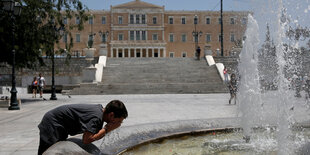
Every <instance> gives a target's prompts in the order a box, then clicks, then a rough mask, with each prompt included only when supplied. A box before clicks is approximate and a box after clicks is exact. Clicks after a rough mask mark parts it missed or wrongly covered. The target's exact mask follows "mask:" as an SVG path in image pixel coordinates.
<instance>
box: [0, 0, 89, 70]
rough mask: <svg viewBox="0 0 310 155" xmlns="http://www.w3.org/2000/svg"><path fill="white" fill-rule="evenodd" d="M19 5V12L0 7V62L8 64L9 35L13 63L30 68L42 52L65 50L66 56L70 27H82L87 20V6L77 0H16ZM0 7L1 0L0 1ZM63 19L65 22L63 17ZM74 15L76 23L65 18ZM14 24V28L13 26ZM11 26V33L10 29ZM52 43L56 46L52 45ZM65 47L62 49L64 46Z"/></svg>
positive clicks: (38, 60)
mask: <svg viewBox="0 0 310 155" xmlns="http://www.w3.org/2000/svg"><path fill="white" fill-rule="evenodd" d="M17 2H20V3H21V4H22V5H23V7H22V12H21V15H20V16H15V18H12V17H14V16H11V14H10V13H8V12H7V11H4V10H3V9H1V10H0V22H1V25H0V46H1V57H0V62H6V63H9V64H12V49H13V37H14V40H15V41H14V42H15V43H14V44H15V46H14V48H15V51H16V61H15V62H16V66H17V67H27V68H33V67H35V65H36V64H37V63H35V62H39V63H40V64H41V65H42V64H43V60H42V55H46V56H48V57H49V56H52V55H54V51H55V52H56V53H58V54H61V53H66V54H67V55H68V57H67V58H70V53H71V52H70V50H71V48H72V47H73V39H72V35H71V33H70V31H71V30H73V29H78V30H82V29H83V24H84V22H85V21H86V20H87V18H88V17H87V13H86V11H87V7H86V6H84V5H83V4H82V3H81V2H80V1H79V0H22V1H21V0H19V1H17ZM0 5H1V6H0V7H1V8H2V6H3V4H2V3H1V4H0ZM65 18H66V19H67V21H68V22H67V24H65V23H64V19H65ZM72 18H78V19H79V21H80V22H79V23H76V22H69V21H70V19H72ZM13 28H14V29H13ZM13 30H14V36H13V33H12V31H13ZM60 31H63V32H64V34H66V35H67V36H68V38H69V39H68V41H67V42H66V44H65V48H61V47H60V46H59V44H58V43H59V40H60V39H61V37H62V34H61V33H59V32H60ZM55 47H56V48H55ZM65 49H66V50H65Z"/></svg>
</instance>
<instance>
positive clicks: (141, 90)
mask: <svg viewBox="0 0 310 155" xmlns="http://www.w3.org/2000/svg"><path fill="white" fill-rule="evenodd" d="M222 92H227V89H226V86H225V85H224V84H223V82H222V80H221V79H220V76H219V74H218V72H217V70H216V67H215V66H210V67H209V66H208V65H207V63H206V61H205V60H200V61H197V60H194V59H193V58H109V59H108V60H107V67H105V68H104V69H103V77H102V82H101V83H98V84H92V83H88V84H81V86H80V87H79V88H74V89H73V90H72V91H71V92H70V94H80V95H83V94H176V93H222Z"/></svg>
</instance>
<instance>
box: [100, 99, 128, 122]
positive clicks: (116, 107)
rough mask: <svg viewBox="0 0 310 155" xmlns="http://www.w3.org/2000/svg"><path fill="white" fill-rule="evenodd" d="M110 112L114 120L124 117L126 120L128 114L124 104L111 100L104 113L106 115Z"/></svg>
mask: <svg viewBox="0 0 310 155" xmlns="http://www.w3.org/2000/svg"><path fill="white" fill-rule="evenodd" d="M110 112H113V113H114V117H115V118H120V117H124V118H127V116H128V112H127V109H126V107H125V105H124V103H123V102H122V101H120V100H112V101H111V102H110V103H108V104H107V106H106V107H105V113H106V114H108V113H110Z"/></svg>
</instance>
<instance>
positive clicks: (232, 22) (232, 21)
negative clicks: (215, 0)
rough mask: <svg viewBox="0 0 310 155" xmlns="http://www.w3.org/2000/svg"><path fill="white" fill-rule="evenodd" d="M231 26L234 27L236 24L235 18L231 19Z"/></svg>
mask: <svg viewBox="0 0 310 155" xmlns="http://www.w3.org/2000/svg"><path fill="white" fill-rule="evenodd" d="M230 24H231V25H234V24H235V18H233V17H232V18H230Z"/></svg>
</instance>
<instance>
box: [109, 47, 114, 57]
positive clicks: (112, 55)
mask: <svg viewBox="0 0 310 155" xmlns="http://www.w3.org/2000/svg"><path fill="white" fill-rule="evenodd" d="M113 50H114V48H112V47H111V51H110V52H111V58H113V57H114V54H113Z"/></svg>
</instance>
